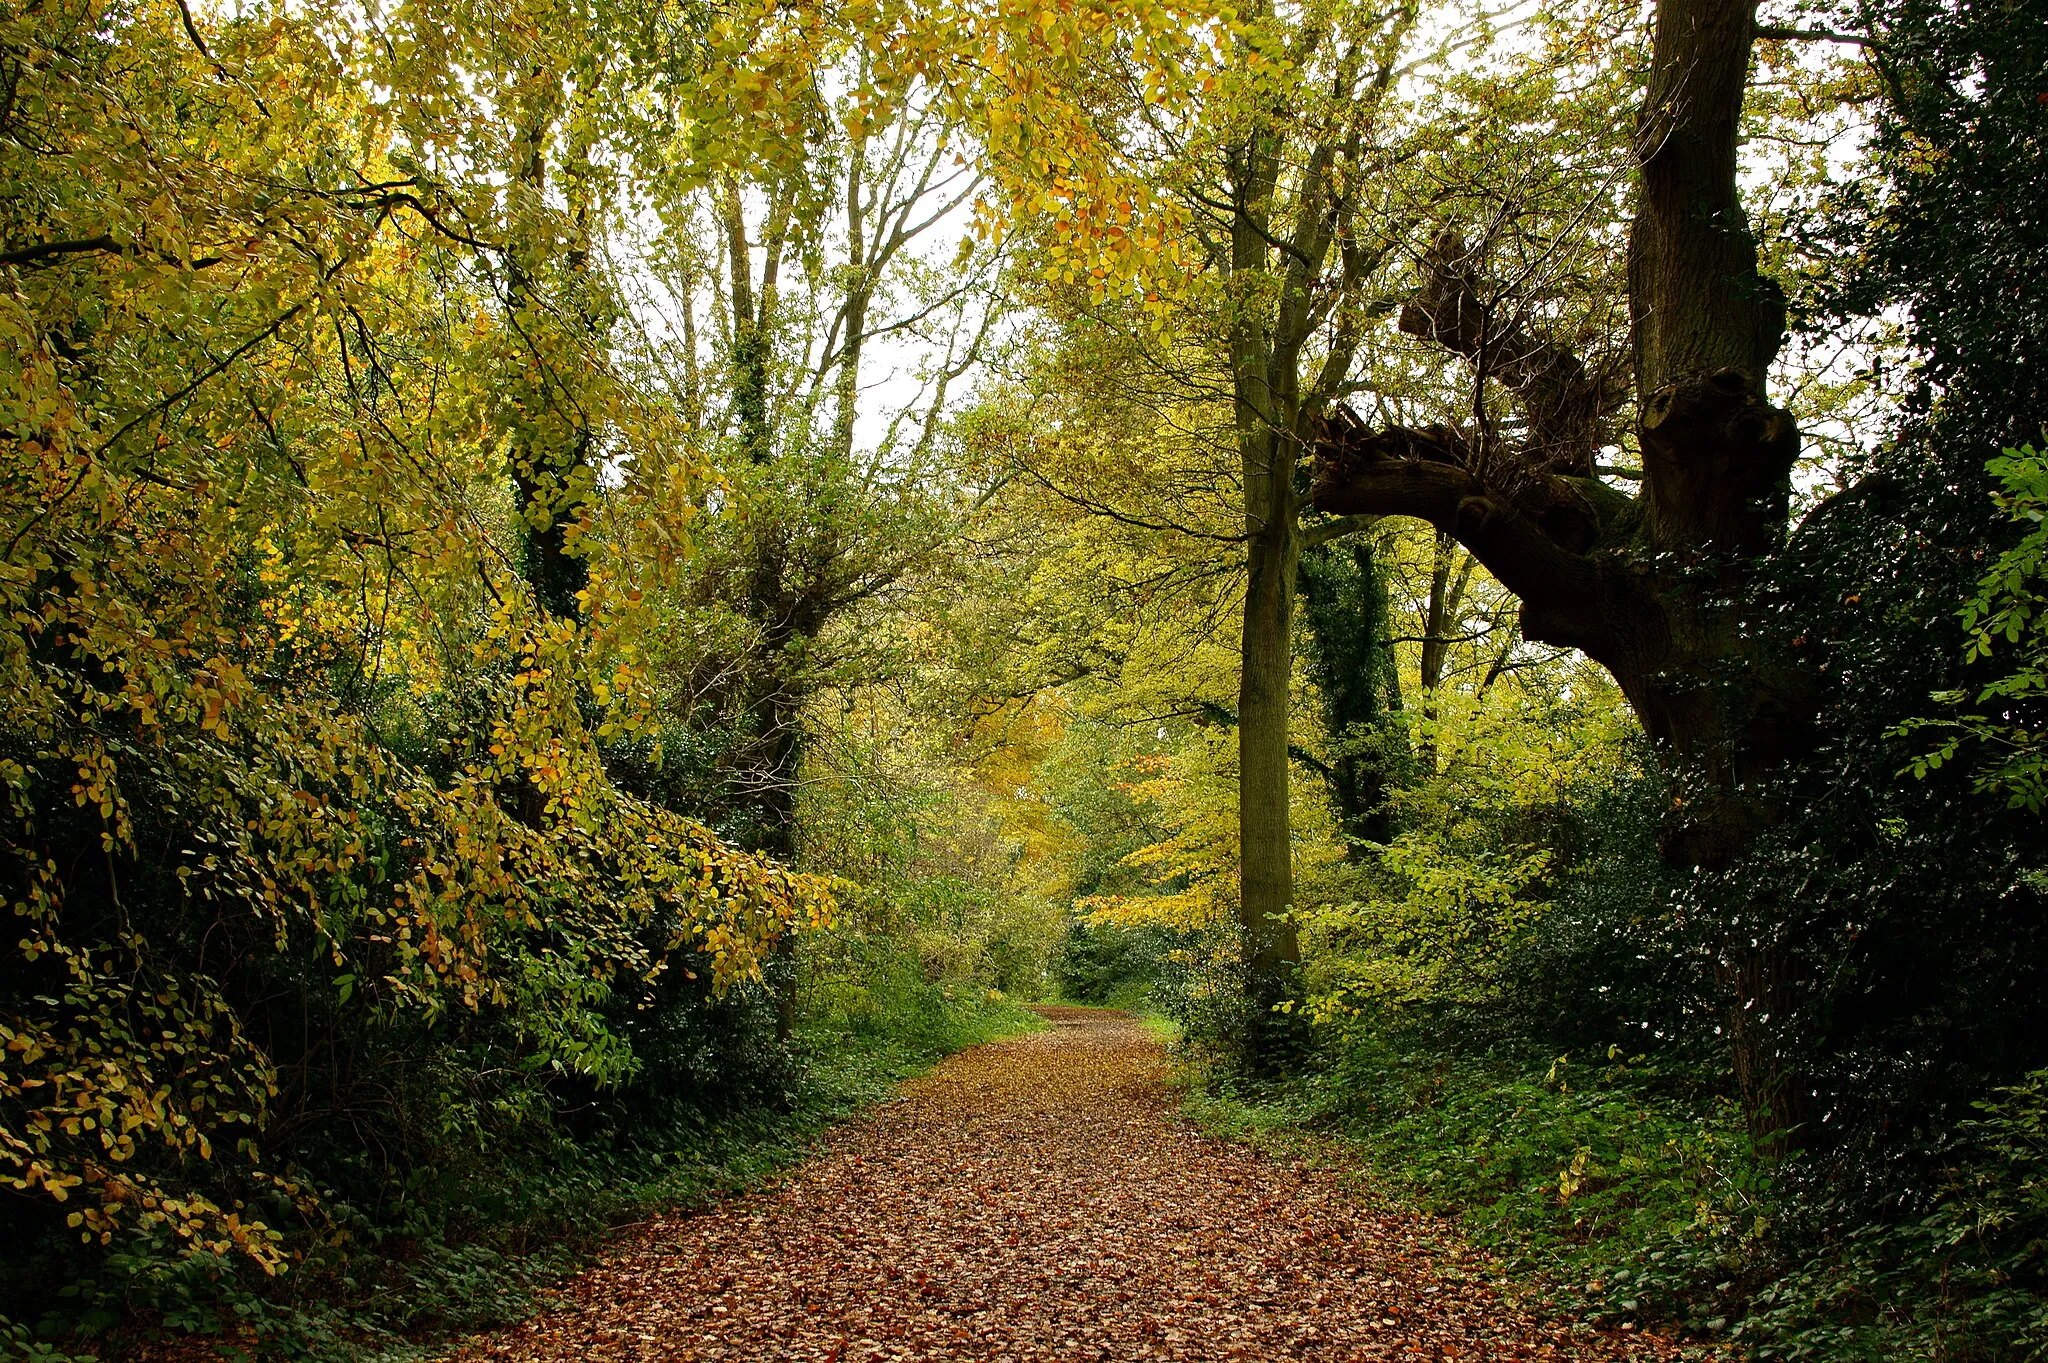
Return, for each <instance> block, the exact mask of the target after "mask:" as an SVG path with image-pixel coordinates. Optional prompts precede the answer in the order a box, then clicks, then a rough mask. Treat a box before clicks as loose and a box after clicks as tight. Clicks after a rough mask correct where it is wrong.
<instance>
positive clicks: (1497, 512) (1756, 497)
mask: <svg viewBox="0 0 2048 1363" xmlns="http://www.w3.org/2000/svg"><path fill="white" fill-rule="evenodd" d="M1754 27H1755V5H1754V3H1753V0H1662V3H1660V5H1659V6H1658V11H1657V20H1656V31H1655V40H1654V49H1653V53H1652V63H1651V74H1650V80H1649V88H1648V91H1647V93H1646V97H1645V100H1644V103H1643V108H1642V112H1641V116H1640V119H1639V122H1638V132H1637V137H1638V140H1637V157H1638V166H1639V189H1640V197H1639V209H1638V213H1637V217H1636V220H1635V222H1634V225H1633V228H1632V231H1631V234H1630V240H1629V260H1628V278H1629V294H1630V315H1631V321H1632V327H1633V334H1634V342H1635V349H1634V370H1635V375H1634V377H1635V392H1636V393H1637V395H1638V406H1637V410H1638V434H1639V436H1640V443H1641V448H1642V455H1643V483H1642V491H1641V493H1640V495H1639V496H1637V497H1634V498H1630V497H1628V496H1626V495H1624V494H1622V493H1620V492H1617V491H1615V490H1613V489H1611V488H1609V487H1607V486H1606V485H1605V484H1603V483H1601V482H1600V481H1599V480H1598V478H1597V477H1596V476H1595V473H1594V468H1593V459H1594V452H1595V451H1596V450H1597V449H1598V448H1599V447H1600V445H1601V443H1602V427H1603V425H1604V424H1605V423H1607V422H1608V421H1609V420H1610V419H1611V418H1612V416H1613V414H1614V413H1615V412H1616V411H1617V410H1619V408H1620V407H1621V405H1622V399H1623V397H1624V396H1625V394H1624V393H1623V392H1621V391H1618V390H1619V385H1616V384H1613V383H1609V382H1606V381H1604V380H1603V379H1602V378H1601V377H1600V376H1599V375H1598V374H1596V373H1594V372H1593V371H1591V370H1589V369H1588V367H1587V366H1586V365H1585V364H1584V363H1583V362H1582V361H1581V360H1580V359H1579V358H1578V357H1576V356H1574V355H1572V354H1570V353H1569V352H1568V351H1566V350H1564V349H1563V348H1562V347H1559V346H1557V345H1555V344H1552V343H1551V342H1550V341H1549V340H1547V339H1546V338H1544V337H1542V336H1540V335H1536V334H1533V333H1531V332H1530V331H1528V330H1526V329H1524V328H1520V327H1518V326H1516V325H1514V324H1512V323H1509V322H1504V321H1502V320H1501V319H1500V315H1499V312H1500V310H1499V308H1498V303H1499V298H1498V292H1499V291H1498V290H1496V289H1494V288H1493V287H1492V285H1491V284H1490V282H1489V281H1488V280H1486V279H1485V278H1484V277H1483V276H1482V275H1481V274H1480V273H1479V271H1478V270H1477V267H1476V265H1475V264H1474V263H1473V262H1472V261H1471V259H1470V258H1469V256H1468V254H1467V252H1466V251H1465V249H1464V247H1463V245H1462V243H1460V242H1457V241H1455V240H1451V239H1446V240H1445V241H1443V242H1441V243H1439V245H1438V246H1437V248H1436V249H1435V251H1434V253H1433V255H1432V257H1431V259H1430V260H1429V262H1428V269H1427V271H1426V282H1425V284H1424V286H1423V287H1422V289H1421V290H1420V291H1419V292H1418V294H1417V295H1416V296H1415V297H1414V298H1413V299H1412V300H1410V302H1409V303H1408V305H1407V306H1406V307H1405V308H1404V309H1403V312H1402V316H1401V326H1402V328H1403V330H1405V331H1408V332H1410V333H1412V334H1415V335H1418V336H1421V337H1425V338H1427V339H1429V340H1431V341H1433V342H1435V343H1436V344H1438V345H1440V346H1442V347H1444V348H1445V349H1447V350H1450V351H1453V352H1455V353H1458V354H1460V355H1463V356H1465V357H1466V358H1467V359H1469V360H1471V361H1472V362H1473V364H1474V366H1475V368H1477V369H1478V370H1479V371H1480V372H1482V373H1485V374H1488V375H1490V376H1491V377H1493V378H1495V379H1496V380H1498V381H1499V382H1500V383H1501V384H1502V385H1503V386H1505V387H1506V388H1507V389H1509V390H1510V391H1512V392H1513V393H1514V395H1515V398H1516V400H1517V401H1518V402H1519V404H1520V405H1521V407H1522V408H1523V410H1524V414H1525V416H1526V417H1527V419H1528V426H1527V432H1528V433H1527V436H1526V438H1525V439H1523V440H1522V441H1521V442H1520V443H1518V444H1517V445H1515V446H1514V447H1512V448H1505V449H1504V448H1501V447H1500V444H1499V442H1498V441H1497V440H1491V439H1490V437H1489V436H1488V434H1487V433H1485V432H1480V431H1472V430H1468V429H1462V428H1460V427H1456V426H1432V427H1427V428H1423V429H1419V430H1417V429H1401V428H1396V429H1389V430H1371V429H1368V428H1367V427H1366V426H1365V425H1364V424H1363V423H1361V422H1360V421H1358V420H1357V418H1355V417H1353V416H1352V415H1351V414H1350V413H1349V412H1347V411H1344V410H1342V409H1338V410H1336V411H1334V412H1333V413H1332V414H1331V415H1330V417H1329V419H1328V420H1327V422H1326V424H1325V429H1324V434H1323V438H1322V440H1321V442H1320V444H1319V447H1318V463H1317V467H1316V477H1315V491H1314V494H1313V500H1314V504H1315V506H1316V507H1317V508H1318V509H1320V510H1323V511H1326V512H1332V513H1337V514H1356V513H1373V514H1382V515H1385V514H1405V515H1412V516H1418V517H1420V518H1422V519H1424V520H1427V521H1429V522H1431V523H1432V524H1434V525H1435V526H1437V527H1438V528H1439V529H1440V530H1442V531H1445V532H1447V533H1449V534H1452V535H1454V536H1456V537H1457V538H1458V540H1459V541H1460V542H1461V543H1463V544H1464V545H1465V546H1466V548H1468V549H1469V550H1471V552H1472V553H1473V554H1474V555H1476V556H1477V557H1478V558H1479V560H1480V561H1481V562H1482V563H1483V564H1485V565H1486V567H1487V568H1488V570H1489V571H1491V572H1492V573H1493V575H1494V576H1495V577H1496V578H1498V579H1499V580H1500V582H1501V583H1502V584H1503V585H1505V586H1506V587H1507V588H1508V589H1509V590H1511V591H1513V592H1514V593H1515V594H1516V595H1518V596H1519V597H1520V598H1521V600H1522V629H1523V632H1524V634H1525V635H1527V636H1528V637H1529V638H1531V639H1536V640H1540V641H1543V642H1547V643H1554V644H1560V645H1566V646H1569V647H1573V648H1577V649H1580V650H1583V651H1584V652H1585V653H1586V654H1587V655H1588V656H1589V657H1591V658H1593V659H1594V660H1595V661H1597V662H1599V663H1601V664H1603V665H1604V666H1606V668H1607V669H1608V671H1610V672H1611V673H1612V674H1613V675H1614V678H1615V680H1616V681H1617V682H1618V683H1619V684H1620V686H1621V689H1622V691H1623V693H1624V694H1625V695H1626V696H1627V698H1628V700H1629V702H1630V704H1631V705H1633V706H1634V708H1635V711H1636V713H1637V715H1638V716H1639V717H1640V719H1641V721H1642V724H1643V727H1644V728H1645V729H1646V730H1648V731H1649V733H1650V734H1651V735H1652V736H1653V737H1654V738H1656V739H1657V740H1658V741H1659V743H1660V745H1661V746H1662V748H1663V750H1664V751H1665V752H1666V754H1667V755H1668V759H1669V760H1670V761H1671V762H1672V763H1673V764H1674V766H1676V767H1681V768H1684V769H1685V770H1687V771H1688V772H1690V773H1691V774H1692V775H1693V776H1694V778H1695V780H1694V781H1693V782H1692V785H1693V788H1694V790H1695V791H1696V792H1697V794H1696V795H1695V797H1694V798H1692V799H1691V800H1690V801H1689V803H1688V805H1687V807H1686V808H1685V810H1684V811H1683V812H1682V814H1681V815H1679V816H1677V817H1675V818H1674V820H1673V822H1672V824H1671V826H1670V827H1669V829H1668V831H1667V834H1666V837H1665V839H1664V844H1663V847H1664V853H1665V856H1666V857H1667V858H1668V859H1669V860H1670V861H1671V862H1672V863H1673V864H1675V865H1678V866H1681V867H1685V868H1688V869H1691V868H1700V869H1702V870H1706V871H1709V872H1711V871H1713V870H1715V869H1717V868H1720V867H1724V866H1726V865H1728V864H1729V863H1730V862H1731V861H1732V860H1733V859H1734V858H1735V857H1737V856H1738V855H1739V854H1740V853H1742V852H1743V851H1744V850H1745V849H1746V848H1748V847H1749V846H1750V845H1751V844H1752V842H1753V841H1754V839H1755V837H1756V835H1757V833H1758V831H1759V830H1760V829H1762V828H1763V827H1765V826H1766V825H1767V824H1768V823H1769V822H1770V821H1771V820H1772V819H1773V817H1774V811H1773V810H1772V808H1771V807H1770V805H1769V802H1768V798H1767V797H1766V796H1764V795H1763V794H1761V793H1760V789H1761V788H1760V782H1761V781H1762V780H1763V779H1764V778H1766V777H1768V776H1769V774H1770V773H1771V772H1772V771H1773V770H1775V769H1776V768H1778V767H1779V766H1781V765H1782V764H1783V763H1784V762H1785V760H1786V759H1787V758H1788V757H1789V756H1792V755H1794V754H1796V753H1797V752H1798V751H1799V749H1800V748H1801V746H1802V744H1803V743H1804V742H1805V741H1806V739H1805V736H1804V730H1805V717H1806V716H1807V714H1808V713H1809V700H1808V695H1807V691H1808V688H1807V686H1806V684H1805V681H1804V678H1802V677H1801V676H1800V675H1799V674H1798V673H1797V672H1796V671H1795V670H1794V669H1793V667H1792V666H1791V665H1790V663H1789V661H1787V660H1785V659H1782V658H1780V657H1777V656H1775V655H1774V654H1773V653H1771V652H1770V651H1769V646H1768V645H1767V644H1765V643H1762V642H1760V641H1759V639H1758V637H1757V636H1756V635H1755V633H1754V632H1751V631H1745V630H1743V629H1742V628H1741V627H1740V626H1741V620H1740V616H1739V612H1740V605H1739V602H1740V601H1741V599H1742V598H1743V596H1744V594H1745V592H1746V590H1747V588H1748V587H1749V586H1750V584H1751V582H1752V581H1753V579H1754V577H1755V575H1756V574H1757V572H1758V571H1759V567H1760V565H1761V563H1762V562H1763V560H1764V559H1765V558H1766V557H1767V556H1768V555H1769V554H1770V553H1771V552H1772V551H1773V550H1774V549H1776V548H1777V547H1778V545H1779V544H1780V543H1781V541H1782V539H1783V536H1784V533H1785V528H1786V523H1787V503H1788V494H1789V487H1790V477H1791V469H1792V464H1793V460H1794V458H1795V457H1796V455H1797V453H1798V448H1799V432H1798V428H1797V426H1796V425H1795V424H1794V422H1793V420H1792V417H1791V416H1790V415H1789V414H1788V413H1786V412H1785V411H1783V410H1782V409H1780V408H1778V407H1776V406H1773V405H1772V404H1771V402H1770V401H1769V399H1768V397H1767V396H1766V392H1765V376H1766V373H1767V371H1768V369H1769V367H1770V364H1771V361H1772V359H1773V357H1774V356H1775V355H1776V353H1777V350H1778V347H1779V345H1780V344H1781V341H1782V337H1783V330H1784V303H1783V297H1782V294H1781V293H1780V291H1779V290H1778V288H1777V287H1776V286H1775V285H1774V284H1773V283H1772V282H1770V281H1769V280H1766V279H1765V278H1763V277H1762V276H1761V275H1760V273H1759V272H1758V269H1757V252H1756V243H1755V241H1754V239H1753V238H1752V237H1751V236H1750V234H1749V231H1748V227H1747V224H1746V221H1745V218H1744V215H1743V212H1742V207H1741V203H1740V199H1739V197H1738V194H1737V186H1736V149H1737V127H1738V121H1739V118H1740V114H1741V109H1742V99H1743V92H1744V88H1745V85H1746V82H1747V74H1748V67H1749V60H1750V47H1751V42H1752V38H1753V36H1754ZM1722 984H1723V986H1724V988H1725V990H1726V992H1727V1000H1726V1002H1727V1009H1728V1018H1729V1022H1730V1024H1731V1033H1732V1040H1733V1047H1734V1053H1735V1069H1736V1074H1737V1077H1738V1081H1739V1083H1740V1084H1741V1086H1742V1089H1743V1096H1744V1099H1745V1101H1746V1104H1747V1106H1748V1109H1749V1112H1750V1116H1751V1121H1752V1124H1753V1126H1754V1128H1755V1129H1756V1131H1757V1132H1758V1134H1759V1135H1760V1136H1768V1135H1769V1134H1770V1133H1772V1132H1774V1131H1781V1130H1783V1129H1785V1128H1786V1127H1788V1126H1791V1125H1792V1124H1794V1122H1795V1121H1796V1118H1797V1115H1798V1114H1797V1111H1796V1104H1795V1103H1794V1102H1793V1085H1792V1084H1791V1083H1790V1082H1789V1078H1790V1077H1789V1075H1788V1074H1787V1071H1786V1064H1785V1061H1784V1059H1783V1056H1782V1052H1781V1048H1780V1047H1778V1046H1777V1045H1776V1044H1774V1042H1773V1040H1772V1037H1771V1025H1770V1023H1769V1022H1768V1021H1766V1020H1765V1019H1766V1017H1767V1015H1776V1017H1778V1018H1781V1019H1782V1017H1783V1016H1784V1008H1783V995H1784V992H1785V989H1786V984H1787V982H1786V980H1785V978H1784V966H1783V963H1782V962H1781V961H1780V960H1779V959H1778V957H1777V955H1776V953H1775V950H1774V948H1773V946H1772V944H1771V942H1770V940H1769V936H1768V934H1767V933H1754V932H1752V933H1747V934H1744V940H1743V941H1742V942H1740V943H1736V942H1733V941H1731V942H1730V943H1728V944H1726V946H1725V949H1724V950H1723V953H1722Z"/></svg>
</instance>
